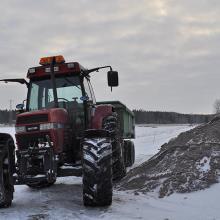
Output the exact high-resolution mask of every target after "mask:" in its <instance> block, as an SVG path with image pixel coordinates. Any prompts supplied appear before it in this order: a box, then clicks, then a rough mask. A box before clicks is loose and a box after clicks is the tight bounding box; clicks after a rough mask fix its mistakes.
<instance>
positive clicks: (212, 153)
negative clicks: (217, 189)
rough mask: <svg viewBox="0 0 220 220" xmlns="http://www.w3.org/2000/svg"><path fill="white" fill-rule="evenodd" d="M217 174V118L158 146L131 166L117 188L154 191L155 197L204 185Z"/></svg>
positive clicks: (219, 123) (219, 154)
mask: <svg viewBox="0 0 220 220" xmlns="http://www.w3.org/2000/svg"><path fill="white" fill-rule="evenodd" d="M219 175H220V117H216V118H214V119H213V120H212V121H210V122H209V123H207V124H203V125H200V126H198V127H196V128H194V129H192V130H190V131H187V132H184V133H181V134H180V135H179V136H178V137H177V138H175V139H172V140H170V141H169V142H168V143H166V144H164V145H162V146H161V149H160V151H159V152H158V153H157V154H156V155H154V156H153V157H152V158H151V159H149V160H148V161H146V162H144V163H143V164H141V165H140V166H139V167H136V168H134V169H132V170H131V171H130V172H129V173H128V175H127V176H126V177H125V178H124V179H123V180H122V181H121V182H120V183H119V185H118V186H117V188H119V189H120V190H134V191H135V192H136V193H138V192H142V193H147V192H150V191H155V192H158V196H159V197H161V198H162V197H164V196H168V195H170V194H172V193H174V192H178V193H185V192H192V191H197V190H201V189H205V188H208V187H209V186H210V185H212V184H214V183H217V182H218V180H219Z"/></svg>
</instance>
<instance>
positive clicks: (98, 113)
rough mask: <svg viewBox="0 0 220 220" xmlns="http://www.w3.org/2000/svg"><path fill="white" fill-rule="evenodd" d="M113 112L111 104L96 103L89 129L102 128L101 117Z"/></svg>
mask: <svg viewBox="0 0 220 220" xmlns="http://www.w3.org/2000/svg"><path fill="white" fill-rule="evenodd" d="M112 112H113V106H112V105H97V106H96V108H95V113H94V115H93V117H92V123H91V129H102V122H103V119H104V118H105V117H107V116H109V115H111V114H112Z"/></svg>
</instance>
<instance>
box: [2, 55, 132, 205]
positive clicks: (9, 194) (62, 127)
mask: <svg viewBox="0 0 220 220" xmlns="http://www.w3.org/2000/svg"><path fill="white" fill-rule="evenodd" d="M103 68H109V69H110V70H109V71H108V74H107V78H108V85H109V86H110V87H114V86H118V72H116V71H113V70H112V68H111V66H104V67H97V68H93V69H85V68H84V67H82V66H81V65H80V64H79V63H77V62H69V63H66V62H65V60H64V58H63V56H55V57H45V58H41V60H40V66H37V67H33V68H30V69H29V70H28V73H27V78H28V79H29V80H28V81H26V80H25V79H3V80H1V81H5V82H18V83H21V84H25V85H26V86H27V88H28V93H27V100H26V101H27V102H26V107H24V103H23V104H19V105H17V106H16V107H17V111H18V114H17V117H16V125H15V130H16V143H17V149H16V160H15V145H14V141H13V138H12V137H11V136H10V135H8V134H3V133H0V207H9V206H10V205H11V203H12V199H13V192H14V185H20V184H26V185H28V186H29V187H32V188H42V187H48V186H51V185H53V184H54V183H55V181H56V178H57V177H63V176H82V182H83V184H82V185H83V202H84V205H85V206H105V205H110V204H111V203H112V184H113V180H119V179H120V178H122V177H123V176H125V174H126V167H128V166H131V165H132V164H133V163H134V144H133V142H132V141H130V140H129V139H131V138H134V135H135V133H134V115H133V113H132V112H131V111H130V110H129V109H127V108H126V106H125V105H123V104H122V103H120V102H118V101H115V102H102V103H97V102H96V100H95V96H94V93H93V90H92V86H91V84H90V73H92V72H94V71H98V70H100V69H103Z"/></svg>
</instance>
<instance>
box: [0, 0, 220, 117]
mask: <svg viewBox="0 0 220 220" xmlns="http://www.w3.org/2000/svg"><path fill="white" fill-rule="evenodd" d="M1 6H2V8H3V9H4V10H2V11H1V15H0V28H1V34H0V60H1V71H0V77H1V78H6V77H25V75H26V72H27V69H28V68H29V67H31V66H36V65H38V62H39V58H40V57H42V56H45V55H54V54H63V55H64V56H65V58H66V60H67V61H72V60H73V61H79V62H81V63H82V65H84V66H86V67H88V68H92V67H94V66H99V65H100V66H102V65H105V64H107V65H112V66H113V67H114V68H115V69H117V70H118V71H119V74H120V85H121V86H120V87H119V88H116V89H114V90H113V93H110V91H109V89H108V88H107V83H106V75H105V72H104V71H102V72H100V73H97V74H94V76H93V77H92V81H93V83H94V87H95V88H94V89H95V92H96V96H97V99H102V100H106V99H120V100H122V101H123V102H124V103H126V104H127V105H128V106H129V107H131V108H143V109H146V110H167V111H169V110H172V111H179V112H202V113H207V112H211V111H212V103H213V102H214V100H215V99H216V98H219V95H220V94H219V93H220V91H219V86H218V79H219V76H218V75H219V73H218V69H219V68H218V60H219V37H220V22H219V21H220V7H219V6H220V2H219V1H217V0H212V1H201V0H194V1H190V0H154V1H148V0H139V1H138V2H137V1H132V0H119V1H116V0H113V1H103V0H94V1H88V0H81V1H71V0H66V1H52V0H47V1H43V0H39V1H34V0H30V1H28V0H20V1H15V0H9V1H6V0H4V1H2V2H1ZM0 91H1V94H3V93H4V91H5V92H9V91H10V93H11V97H10V98H11V99H13V100H14V103H17V102H20V100H23V99H24V98H25V89H23V88H22V89H21V86H15V85H13V86H9V87H5V86H1V87H0ZM16 94H19V97H18V96H17V95H16ZM7 99H9V97H8V98H6V97H1V100H2V102H1V105H0V107H1V108H4V107H5V106H7V103H8V100H7Z"/></svg>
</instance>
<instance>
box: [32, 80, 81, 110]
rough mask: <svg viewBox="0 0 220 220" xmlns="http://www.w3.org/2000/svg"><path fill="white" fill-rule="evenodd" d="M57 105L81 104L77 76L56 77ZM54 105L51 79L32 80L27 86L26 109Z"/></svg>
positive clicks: (65, 106)
mask: <svg viewBox="0 0 220 220" xmlns="http://www.w3.org/2000/svg"><path fill="white" fill-rule="evenodd" d="M56 87H57V97H58V105H59V107H60V108H67V109H68V108H69V107H70V106H72V105H74V104H81V106H82V104H83V101H82V100H81V99H80V98H81V97H82V90H81V84H80V78H79V77H78V76H67V77H59V78H58V77H57V78H56ZM53 107H54V96H53V89H52V83H51V79H42V80H34V81H32V82H31V83H30V86H29V98H28V110H29V111H36V110H39V109H45V108H46V109H47V108H53Z"/></svg>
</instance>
